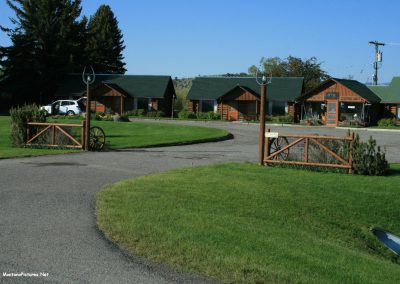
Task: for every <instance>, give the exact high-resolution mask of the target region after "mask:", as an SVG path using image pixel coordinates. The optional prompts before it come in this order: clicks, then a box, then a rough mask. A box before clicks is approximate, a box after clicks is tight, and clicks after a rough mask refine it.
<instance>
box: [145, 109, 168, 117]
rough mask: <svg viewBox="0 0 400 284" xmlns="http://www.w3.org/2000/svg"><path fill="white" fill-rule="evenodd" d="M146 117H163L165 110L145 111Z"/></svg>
mask: <svg viewBox="0 0 400 284" xmlns="http://www.w3.org/2000/svg"><path fill="white" fill-rule="evenodd" d="M147 117H165V112H163V111H162V110H160V111H151V112H148V113H147Z"/></svg>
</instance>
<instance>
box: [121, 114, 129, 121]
mask: <svg viewBox="0 0 400 284" xmlns="http://www.w3.org/2000/svg"><path fill="white" fill-rule="evenodd" d="M118 121H121V122H129V116H127V115H126V114H123V115H121V116H120V117H119V119H118Z"/></svg>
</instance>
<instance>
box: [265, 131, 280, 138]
mask: <svg viewBox="0 0 400 284" xmlns="http://www.w3.org/2000/svg"><path fill="white" fill-rule="evenodd" d="M278 137H279V133H278V132H265V138H278Z"/></svg>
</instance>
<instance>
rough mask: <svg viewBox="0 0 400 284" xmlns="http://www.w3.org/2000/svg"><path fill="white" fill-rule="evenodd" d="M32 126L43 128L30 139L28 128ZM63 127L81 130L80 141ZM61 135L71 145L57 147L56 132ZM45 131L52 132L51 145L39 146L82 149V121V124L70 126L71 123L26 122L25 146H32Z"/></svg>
mask: <svg viewBox="0 0 400 284" xmlns="http://www.w3.org/2000/svg"><path fill="white" fill-rule="evenodd" d="M32 126H44V128H43V129H42V130H40V131H39V132H38V133H36V134H35V135H34V136H33V137H30V135H31V133H30V127H32ZM63 127H80V128H81V133H80V136H81V141H80V142H79V141H78V140H77V139H76V138H75V137H73V136H72V135H71V134H69V133H68V132H67V131H65V129H63ZM57 130H58V131H59V132H60V133H62V134H63V135H64V136H65V137H67V138H68V139H69V140H70V141H72V143H73V145H57V144H56V131H57ZM47 131H52V133H51V144H39V145H41V146H46V147H66V148H75V149H84V146H85V145H84V141H85V122H84V121H82V124H71V123H47V122H28V123H27V128H26V145H32V142H33V141H35V140H37V139H38V138H39V137H40V136H43V135H44V134H45V133H46V132H47Z"/></svg>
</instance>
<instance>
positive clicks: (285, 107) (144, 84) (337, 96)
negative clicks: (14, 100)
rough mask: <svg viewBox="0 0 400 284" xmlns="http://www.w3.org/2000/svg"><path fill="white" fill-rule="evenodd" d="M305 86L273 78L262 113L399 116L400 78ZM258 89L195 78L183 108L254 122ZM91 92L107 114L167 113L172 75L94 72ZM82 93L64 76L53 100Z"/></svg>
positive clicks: (358, 120) (308, 118)
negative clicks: (369, 83) (387, 81)
mask: <svg viewBox="0 0 400 284" xmlns="http://www.w3.org/2000/svg"><path fill="white" fill-rule="evenodd" d="M303 85H304V84H303V78H301V77H279V78H278V77H273V78H272V80H271V84H269V85H268V86H267V101H266V114H267V115H269V116H283V115H290V116H292V117H293V118H294V122H300V123H305V124H319V125H326V126H340V125H365V126H368V125H373V124H376V122H377V121H378V120H379V119H381V118H387V117H390V118H395V119H397V120H400V77H394V78H393V79H392V81H391V83H390V84H389V85H380V86H367V85H365V84H362V83H360V82H358V81H355V80H345V79H337V78H329V79H327V80H326V81H324V82H322V83H321V84H320V85H319V86H318V87H316V88H315V89H313V90H310V91H308V92H306V93H304V88H303ZM260 89H261V87H260V86H259V85H258V84H257V82H256V80H255V79H254V78H252V77H196V78H195V79H194V80H193V83H192V87H191V89H190V90H189V93H188V97H187V99H188V106H187V108H188V111H190V112H194V113H197V112H209V111H212V112H215V113H220V114H221V119H222V120H230V121H236V120H247V121H249V120H250V121H251V120H258V119H259V116H260ZM91 90H92V93H91V94H92V99H93V101H92V106H91V107H92V109H93V110H96V111H99V112H106V113H118V114H122V113H124V112H127V111H130V110H135V109H145V110H146V111H147V112H154V111H155V112H157V111H163V112H164V113H165V114H166V115H167V116H170V115H171V111H172V107H173V98H174V97H175V89H174V85H173V82H172V79H171V77H170V76H142V75H110V74H108V75H107V74H106V75H96V82H95V84H94V85H92V86H91ZM85 92H86V89H85V86H84V85H83V84H82V80H81V75H78V74H73V75H68V76H66V77H65V79H64V82H63V84H62V85H61V86H60V87H59V88H58V90H57V93H56V98H57V99H61V98H69V99H72V98H79V97H81V96H84V95H85ZM311 122H312V123H311Z"/></svg>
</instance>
